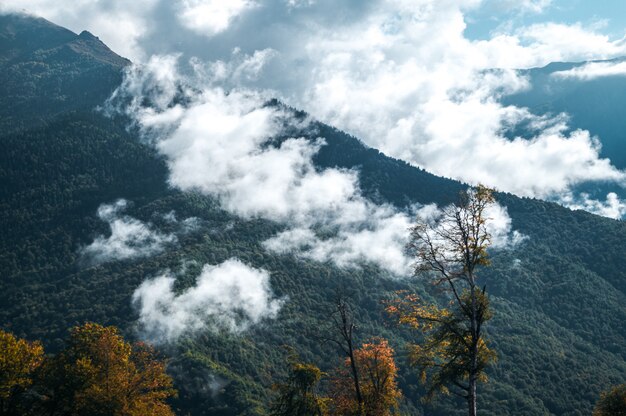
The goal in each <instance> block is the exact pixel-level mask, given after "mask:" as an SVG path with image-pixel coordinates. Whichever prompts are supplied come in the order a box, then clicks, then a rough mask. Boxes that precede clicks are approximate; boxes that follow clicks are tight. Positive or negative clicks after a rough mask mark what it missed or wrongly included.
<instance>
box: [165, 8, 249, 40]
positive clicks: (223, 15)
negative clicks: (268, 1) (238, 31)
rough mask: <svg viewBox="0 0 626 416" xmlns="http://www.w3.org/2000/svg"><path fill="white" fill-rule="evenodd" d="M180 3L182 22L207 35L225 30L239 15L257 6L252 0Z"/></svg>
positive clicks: (179, 13)
mask: <svg viewBox="0 0 626 416" xmlns="http://www.w3.org/2000/svg"><path fill="white" fill-rule="evenodd" d="M178 4H179V11H178V15H177V16H178V19H179V20H180V22H181V23H182V24H183V25H184V26H185V27H187V28H188V29H191V30H193V31H195V32H198V33H200V34H202V35H206V36H213V35H216V34H218V33H220V32H223V31H225V30H226V29H227V28H228V26H229V25H230V24H231V22H232V21H233V19H235V18H236V17H237V16H238V15H240V14H241V13H243V12H245V11H246V10H248V9H251V8H254V7H256V6H257V4H256V2H255V1H252V0H180V1H179V2H178Z"/></svg>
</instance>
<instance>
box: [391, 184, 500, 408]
mask: <svg viewBox="0 0 626 416" xmlns="http://www.w3.org/2000/svg"><path fill="white" fill-rule="evenodd" d="M494 203H495V200H494V197H493V192H492V190H491V189H488V188H486V187H484V186H478V187H477V188H475V189H470V190H468V191H467V192H463V193H462V194H461V198H460V199H459V201H458V202H457V203H456V204H454V205H451V206H449V207H447V208H444V209H443V210H442V211H441V213H440V215H439V216H438V217H437V218H435V219H429V220H421V219H420V220H418V222H417V224H416V225H414V226H413V227H412V229H411V239H410V243H409V244H408V250H409V252H410V253H411V254H412V255H413V256H414V257H415V259H416V263H415V270H414V272H415V275H416V276H418V277H423V278H427V279H430V280H431V281H432V282H433V283H434V284H436V285H439V286H441V287H443V288H444V289H446V291H447V292H448V293H449V295H450V296H449V298H450V301H449V303H448V304H447V305H446V307H439V306H438V305H435V304H429V303H426V302H423V301H422V300H421V299H420V298H419V297H417V296H415V295H411V294H408V295H407V294H404V295H402V296H399V297H398V298H397V299H395V300H392V301H390V302H389V303H388V305H387V311H388V312H389V313H390V314H391V315H393V316H395V317H396V318H397V319H398V322H399V323H401V324H406V325H409V326H410V327H412V328H414V329H417V330H420V331H422V332H423V333H424V335H425V338H424V341H423V342H422V343H421V344H416V345H413V346H412V348H411V353H410V359H411V362H412V363H413V364H414V365H415V366H417V367H418V368H419V369H420V372H421V376H422V379H423V380H424V381H425V382H428V383H429V385H430V388H429V396H428V398H431V397H432V396H433V395H434V394H435V393H437V392H443V393H449V392H450V393H454V394H457V395H459V396H462V397H463V398H465V399H466V400H467V404H468V413H469V415H470V416H476V411H477V404H476V402H477V395H476V389H477V384H478V382H480V381H485V380H486V376H485V373H484V370H485V368H486V367H487V365H488V364H489V363H490V362H492V361H493V360H494V359H495V353H494V352H493V351H492V350H490V349H489V347H488V343H487V341H486V340H485V336H484V331H483V326H484V325H485V323H486V322H487V321H488V320H489V319H490V318H491V316H492V313H491V311H490V308H489V299H488V297H487V295H486V293H485V287H483V288H480V286H479V285H478V275H477V272H478V270H479V268H480V267H482V266H488V265H489V259H488V255H487V249H488V247H489V246H490V244H491V235H490V234H489V232H488V231H487V226H486V224H487V220H488V218H487V214H486V211H487V209H488V208H489V206H490V205H492V204H494Z"/></svg>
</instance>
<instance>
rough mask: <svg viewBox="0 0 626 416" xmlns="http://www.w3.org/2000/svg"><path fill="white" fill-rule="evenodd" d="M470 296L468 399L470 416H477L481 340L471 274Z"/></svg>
mask: <svg viewBox="0 0 626 416" xmlns="http://www.w3.org/2000/svg"><path fill="white" fill-rule="evenodd" d="M470 285H471V287H470V296H471V299H472V310H471V314H472V316H471V323H470V329H471V333H472V334H471V335H472V350H471V355H470V357H471V363H470V373H469V392H468V393H469V394H468V397H467V405H468V407H469V409H468V414H469V416H476V411H477V409H476V384H477V382H478V342H479V340H480V333H479V329H478V328H479V327H478V306H477V305H476V286H475V285H474V276H473V275H472V274H471V273H470Z"/></svg>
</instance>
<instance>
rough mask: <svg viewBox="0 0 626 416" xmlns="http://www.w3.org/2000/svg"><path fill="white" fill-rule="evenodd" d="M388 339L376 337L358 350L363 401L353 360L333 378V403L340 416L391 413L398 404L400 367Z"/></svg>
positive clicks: (355, 352)
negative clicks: (355, 387) (356, 392)
mask: <svg viewBox="0 0 626 416" xmlns="http://www.w3.org/2000/svg"><path fill="white" fill-rule="evenodd" d="M393 354H394V351H393V348H391V347H390V346H389V343H388V342H387V340H385V339H382V338H375V339H372V340H370V341H369V342H367V343H365V344H363V345H362V346H361V348H359V349H357V350H355V351H354V360H355V362H356V363H357V364H358V368H359V371H360V372H359V377H360V388H361V397H362V403H361V404H360V403H359V402H358V401H357V399H356V396H355V395H354V393H353V380H352V375H351V363H350V359H349V358H346V360H345V363H344V366H343V367H342V368H340V369H339V370H338V371H337V375H336V377H335V378H334V379H333V381H332V392H333V394H332V396H333V406H334V408H335V413H336V414H337V415H345V416H349V415H363V416H388V415H391V414H392V411H393V410H396V409H397V407H398V401H399V399H400V397H401V396H402V394H401V393H400V390H399V389H398V384H397V381H396V377H397V374H398V368H397V367H396V363H395V361H394V357H393Z"/></svg>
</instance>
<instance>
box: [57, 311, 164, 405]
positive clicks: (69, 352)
mask: <svg viewBox="0 0 626 416" xmlns="http://www.w3.org/2000/svg"><path fill="white" fill-rule="evenodd" d="M58 359H59V360H61V362H62V363H63V365H62V366H60V368H63V369H64V371H66V372H67V374H66V376H65V378H66V379H69V380H74V381H76V382H77V386H78V387H77V388H76V389H75V390H74V391H73V396H74V398H73V402H74V406H75V407H76V410H77V411H78V412H79V413H90V412H92V413H93V414H97V412H99V411H101V410H102V409H107V412H108V414H113V415H120V416H121V415H140V414H151V415H171V414H173V413H172V411H171V409H170V408H169V406H167V404H166V403H165V400H166V399H168V398H169V397H172V396H174V395H175V394H176V392H175V390H174V389H173V387H172V386H173V383H172V379H171V377H169V376H168V375H167V374H166V373H165V363H163V362H162V361H159V360H158V359H157V358H156V356H155V353H154V351H153V349H152V348H150V347H149V346H147V345H145V344H138V345H135V346H131V345H130V344H129V343H128V342H126V341H125V340H124V338H123V337H122V336H121V335H119V332H118V330H117V328H115V327H103V326H101V325H98V324H93V323H88V324H85V325H82V326H79V327H75V328H73V329H72V330H71V336H70V341H69V347H68V348H67V349H66V350H65V351H64V352H63V353H61V354H60V356H59V357H58ZM57 368H59V367H57Z"/></svg>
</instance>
